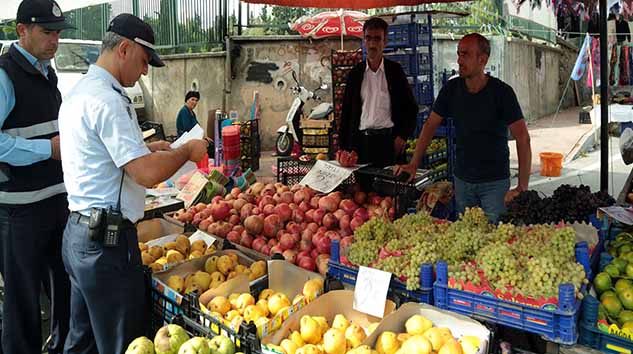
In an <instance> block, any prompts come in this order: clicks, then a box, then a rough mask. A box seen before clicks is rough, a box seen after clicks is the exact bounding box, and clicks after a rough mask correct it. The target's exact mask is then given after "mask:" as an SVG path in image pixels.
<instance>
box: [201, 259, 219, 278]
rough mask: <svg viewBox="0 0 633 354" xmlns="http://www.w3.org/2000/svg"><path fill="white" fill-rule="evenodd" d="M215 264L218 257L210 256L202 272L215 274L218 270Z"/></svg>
mask: <svg viewBox="0 0 633 354" xmlns="http://www.w3.org/2000/svg"><path fill="white" fill-rule="evenodd" d="M217 262H218V256H211V257H209V258H207V260H206V261H205V262H204V271H205V272H207V273H209V274H213V273H215V272H216V271H217V270H218V267H217Z"/></svg>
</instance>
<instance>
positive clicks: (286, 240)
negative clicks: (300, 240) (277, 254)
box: [279, 234, 296, 251]
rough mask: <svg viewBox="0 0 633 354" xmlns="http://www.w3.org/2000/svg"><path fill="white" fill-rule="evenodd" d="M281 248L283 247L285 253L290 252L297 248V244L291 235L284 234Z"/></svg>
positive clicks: (280, 244)
mask: <svg viewBox="0 0 633 354" xmlns="http://www.w3.org/2000/svg"><path fill="white" fill-rule="evenodd" d="M279 246H281V249H282V250H284V251H285V250H290V249H293V248H295V246H296V242H295V240H294V238H293V237H292V236H291V235H290V234H283V235H281V238H280V239H279Z"/></svg>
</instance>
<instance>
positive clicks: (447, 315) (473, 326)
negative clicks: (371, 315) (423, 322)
mask: <svg viewBox="0 0 633 354" xmlns="http://www.w3.org/2000/svg"><path fill="white" fill-rule="evenodd" d="M413 315H422V316H424V317H426V318H428V319H429V320H431V322H433V326H434V327H447V328H449V329H450V330H451V332H452V333H453V337H455V338H456V339H459V338H460V337H461V336H465V335H468V336H476V337H478V338H479V340H480V345H479V351H478V352H477V353H478V354H484V353H488V341H489V340H490V331H489V330H488V329H487V328H486V327H485V326H484V325H482V324H481V323H479V322H477V321H475V320H473V319H471V318H468V317H466V316H463V315H459V314H456V313H454V312H449V311H445V310H440V309H438V308H437V307H434V306H431V305H427V304H418V303H412V302H409V303H406V304H404V305H402V306H400V308H399V309H398V310H396V311H395V312H393V313H391V314H390V315H388V316H386V317H385V318H384V319H383V320H382V321H381V322H380V324H379V325H378V327H377V328H376V329H375V330H374V332H373V333H372V334H371V335H370V336H369V337H367V339H365V341H364V342H363V344H365V345H368V346H370V347H371V348H375V344H376V340H377V339H378V336H379V335H380V334H381V333H382V332H385V331H391V332H394V333H406V329H405V327H404V324H405V322H406V321H407V320H408V319H409V318H410V317H411V316H413Z"/></svg>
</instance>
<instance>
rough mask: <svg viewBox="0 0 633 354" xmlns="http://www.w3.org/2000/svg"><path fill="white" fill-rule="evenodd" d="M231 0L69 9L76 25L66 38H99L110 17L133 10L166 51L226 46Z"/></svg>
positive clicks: (130, 1)
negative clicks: (148, 25) (148, 26)
mask: <svg viewBox="0 0 633 354" xmlns="http://www.w3.org/2000/svg"><path fill="white" fill-rule="evenodd" d="M227 1H228V0H119V1H114V2H112V3H106V4H101V5H95V6H90V7H84V8H80V9H75V10H72V11H68V12H67V13H65V15H66V16H67V17H68V19H69V21H70V22H71V23H72V24H73V25H74V26H75V27H76V29H75V30H69V31H64V32H62V37H64V38H76V39H88V40H100V39H101V38H102V37H103V35H104V33H105V31H106V29H107V26H108V23H109V22H110V19H112V18H113V17H115V16H116V15H118V14H120V13H132V14H134V15H136V16H138V17H140V18H142V19H143V20H144V21H146V22H147V23H149V24H150V25H151V26H152V28H153V29H154V34H155V36H156V45H157V47H158V48H159V49H162V50H163V52H166V51H167V52H187V51H192V50H194V48H195V49H196V50H200V49H202V50H210V49H211V48H213V47H223V46H224V38H225V36H226V35H227V27H228V6H227Z"/></svg>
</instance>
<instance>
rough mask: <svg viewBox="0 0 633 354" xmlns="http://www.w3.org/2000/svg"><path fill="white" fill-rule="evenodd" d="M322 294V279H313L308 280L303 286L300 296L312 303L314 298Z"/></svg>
mask: <svg viewBox="0 0 633 354" xmlns="http://www.w3.org/2000/svg"><path fill="white" fill-rule="evenodd" d="M322 292H323V279H321V278H315V279H311V280H308V281H307V282H305V284H303V290H302V291H301V294H303V296H304V297H305V298H306V299H307V300H308V301H312V300H314V298H315V297H317V296H318V295H319V294H321V293H322Z"/></svg>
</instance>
